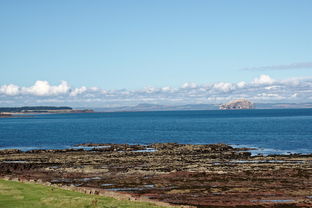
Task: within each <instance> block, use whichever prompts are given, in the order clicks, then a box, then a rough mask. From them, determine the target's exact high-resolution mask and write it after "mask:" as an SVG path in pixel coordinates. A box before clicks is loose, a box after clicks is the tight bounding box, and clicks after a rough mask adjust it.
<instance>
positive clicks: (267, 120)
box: [0, 109, 312, 154]
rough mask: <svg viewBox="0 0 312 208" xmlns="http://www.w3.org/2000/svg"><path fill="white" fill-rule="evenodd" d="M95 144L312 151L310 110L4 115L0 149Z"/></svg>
mask: <svg viewBox="0 0 312 208" xmlns="http://www.w3.org/2000/svg"><path fill="white" fill-rule="evenodd" d="M85 142H92V143H129V144H149V143H155V142H177V143H192V144H209V143H226V144H231V145H242V146H248V147H257V148H260V149H259V151H260V152H262V153H265V154H266V153H279V154H284V153H287V152H292V153H312V109H280V110H275V109H274V110H235V111H217V110H216V111H169V112H118V113H90V114H87V113H86V114H52V115H34V116H33V117H21V118H1V119H0V148H2V149H3V148H20V149H22V150H28V149H38V148H69V147H70V146H71V145H75V144H79V143H85Z"/></svg>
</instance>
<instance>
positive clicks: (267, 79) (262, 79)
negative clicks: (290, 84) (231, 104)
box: [253, 74, 274, 85]
mask: <svg viewBox="0 0 312 208" xmlns="http://www.w3.org/2000/svg"><path fill="white" fill-rule="evenodd" d="M253 83H254V84H260V85H261V84H272V83H274V79H272V78H271V77H270V76H269V75H265V74H262V75H261V76H260V77H257V78H255V79H254V81H253Z"/></svg>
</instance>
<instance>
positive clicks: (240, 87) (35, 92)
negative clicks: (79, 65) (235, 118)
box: [0, 75, 312, 107]
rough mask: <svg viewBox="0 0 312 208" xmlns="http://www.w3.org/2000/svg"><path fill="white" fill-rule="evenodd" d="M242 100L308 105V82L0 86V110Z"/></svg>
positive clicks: (311, 92)
mask: <svg viewBox="0 0 312 208" xmlns="http://www.w3.org/2000/svg"><path fill="white" fill-rule="evenodd" d="M237 98H246V99H249V100H251V101H253V102H259V103H261V102H271V103H272V102H312V78H292V79H285V80H275V79H273V78H271V77H270V76H268V75H261V76H259V77H256V78H255V79H254V80H252V81H251V82H245V81H240V82H237V83H230V82H217V83H207V84H197V83H193V82H188V83H184V84H183V85H182V86H180V87H177V88H173V87H169V86H165V87H160V88H157V87H145V88H143V89H138V90H128V89H119V90H105V89H101V88H98V87H86V86H81V87H77V88H74V87H71V86H70V84H69V83H68V82H66V81H61V83H60V84H58V85H51V84H50V83H49V82H48V81H42V80H38V81H36V82H35V83H34V84H33V85H32V86H29V87H25V86H18V85H15V84H5V85H2V86H1V85H0V106H22V105H70V106H74V107H75V106H76V107H77V106H87V107H113V106H125V105H136V104H139V103H152V104H170V105H178V104H203V103H214V104H218V103H223V102H227V101H229V100H232V99H237Z"/></svg>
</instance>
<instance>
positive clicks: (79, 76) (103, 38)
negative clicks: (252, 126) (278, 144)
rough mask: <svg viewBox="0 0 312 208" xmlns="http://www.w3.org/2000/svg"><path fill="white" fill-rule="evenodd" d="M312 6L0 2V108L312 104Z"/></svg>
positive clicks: (297, 1)
mask: <svg viewBox="0 0 312 208" xmlns="http://www.w3.org/2000/svg"><path fill="white" fill-rule="evenodd" d="M311 9H312V1H310V0H292V1H290V0H274V1H272V0H255V1H249V0H236V1H228V0H215V1H212V0H211V1H210V0H202V1H201V0H157V1H156V0H154V1H152V0H149V1H147V0H141V1H138V0H114V1H105V0H93V1H87V0H53V1H42V0H28V1H23V0H0V106H21V105H50V104H53V105H72V106H91V107H92V106H97V107H106V106H120V105H135V104H138V103H155V104H182V103H219V102H220V103H222V102H225V101H228V100H231V99H235V98H247V99H251V100H252V101H255V102H312V73H311V71H312V57H311V56H312V12H311Z"/></svg>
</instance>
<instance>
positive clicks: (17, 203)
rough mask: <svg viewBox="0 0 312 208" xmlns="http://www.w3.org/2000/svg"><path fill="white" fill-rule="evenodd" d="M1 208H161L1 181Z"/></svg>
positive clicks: (148, 204) (47, 187)
mask: <svg viewBox="0 0 312 208" xmlns="http://www.w3.org/2000/svg"><path fill="white" fill-rule="evenodd" d="M0 207H1V208H41V207H42V208H160V206H156V205H153V204H151V203H144V202H131V201H126V200H117V199H113V198H110V197H102V196H97V195H87V194H82V193H79V192H74V191H67V190H63V189H59V188H55V187H49V186H43V185H38V184H29V183H21V182H16V181H5V180H0Z"/></svg>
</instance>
